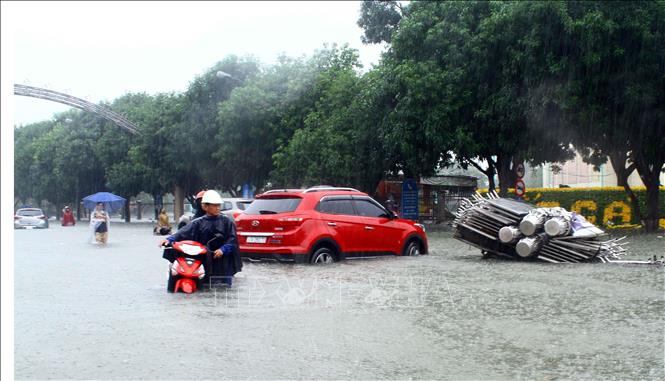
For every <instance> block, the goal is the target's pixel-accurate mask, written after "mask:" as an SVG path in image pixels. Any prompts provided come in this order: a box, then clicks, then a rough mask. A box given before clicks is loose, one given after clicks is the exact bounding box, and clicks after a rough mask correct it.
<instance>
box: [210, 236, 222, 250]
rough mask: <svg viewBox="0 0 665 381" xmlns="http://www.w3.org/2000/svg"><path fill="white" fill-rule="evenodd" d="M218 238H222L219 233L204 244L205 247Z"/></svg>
mask: <svg viewBox="0 0 665 381" xmlns="http://www.w3.org/2000/svg"><path fill="white" fill-rule="evenodd" d="M219 238H222V235H221V234H220V233H215V236H214V237H213V238H212V239H211V240H210V241H208V243H206V246H208V247H209V246H210V243H211V242H214V241H215V240H216V239H219Z"/></svg>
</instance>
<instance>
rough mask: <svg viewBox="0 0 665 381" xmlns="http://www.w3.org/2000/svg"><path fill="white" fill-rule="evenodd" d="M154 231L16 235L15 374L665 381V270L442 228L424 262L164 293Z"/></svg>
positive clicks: (658, 246) (271, 271)
mask: <svg viewBox="0 0 665 381" xmlns="http://www.w3.org/2000/svg"><path fill="white" fill-rule="evenodd" d="M151 229H152V226H151V225H149V224H129V225H125V224H121V223H115V224H112V225H111V230H110V232H109V242H110V243H109V245H108V247H96V246H94V245H91V244H89V243H88V242H87V238H88V237H89V232H88V230H87V224H85V222H79V225H77V226H76V227H73V228H71V227H69V228H64V227H61V226H59V225H58V224H57V222H53V223H52V225H51V228H50V229H48V230H40V231H37V230H27V231H15V233H14V238H15V275H14V279H15V306H14V309H15V317H14V319H15V330H14V335H15V376H16V378H17V379H141V378H147V379H201V378H206V379H219V378H230V379H455V380H457V379H501V380H512V379H538V380H551V379H558V378H563V379H661V380H662V379H663V378H665V370H664V354H665V352H664V351H665V348H664V337H665V330H664V327H665V296H664V291H665V270H663V269H662V268H657V267H651V266H645V267H638V266H621V265H610V264H581V265H570V264H568V265H551V264H539V263H517V262H510V261H499V260H482V259H481V257H480V254H479V251H478V250H477V249H475V248H471V247H469V246H467V245H465V244H463V243H460V242H458V241H456V240H453V239H452V238H451V234H450V233H445V232H440V233H436V232H435V233H430V235H429V238H430V253H431V254H430V255H427V256H420V257H405V258H401V257H384V258H377V259H366V260H353V261H351V260H349V261H346V262H341V263H336V264H334V265H330V266H324V267H314V266H309V265H289V264H278V263H247V262H246V263H245V265H244V269H243V271H242V272H241V273H239V274H238V275H237V276H236V280H235V282H234V286H233V288H231V289H214V290H211V291H207V292H202V293H198V294H194V295H184V294H168V293H167V292H166V278H167V263H168V262H167V261H166V260H164V259H162V258H161V251H160V250H159V249H158V248H157V242H158V241H159V239H160V238H161V237H156V236H153V235H152V234H151ZM661 235H662V233H661ZM629 240H630V241H631V244H630V245H629V246H628V248H629V250H630V251H631V252H632V253H633V256H632V257H633V258H636V259H646V258H647V257H648V256H650V255H653V254H657V255H658V256H659V257H660V255H663V254H665V239H664V238H661V237H658V236H656V235H649V236H634V237H631V238H630V239H629Z"/></svg>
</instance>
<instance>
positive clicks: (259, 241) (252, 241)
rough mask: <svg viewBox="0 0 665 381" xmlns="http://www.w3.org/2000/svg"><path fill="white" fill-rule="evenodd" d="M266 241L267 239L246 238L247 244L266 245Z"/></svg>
mask: <svg viewBox="0 0 665 381" xmlns="http://www.w3.org/2000/svg"><path fill="white" fill-rule="evenodd" d="M267 239H268V237H255V236H249V237H247V243H266V240H267Z"/></svg>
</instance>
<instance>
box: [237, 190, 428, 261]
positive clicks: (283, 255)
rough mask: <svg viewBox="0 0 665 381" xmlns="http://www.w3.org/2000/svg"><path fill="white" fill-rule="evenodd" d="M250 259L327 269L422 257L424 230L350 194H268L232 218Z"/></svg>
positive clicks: (361, 195) (364, 197) (368, 199)
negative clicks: (351, 262)
mask: <svg viewBox="0 0 665 381" xmlns="http://www.w3.org/2000/svg"><path fill="white" fill-rule="evenodd" d="M235 222H236V227H237V234H238V242H239V244H240V253H241V255H242V256H243V257H245V258H250V259H276V260H280V261H295V262H311V263H331V262H334V261H338V260H341V259H344V258H350V257H367V256H377V255H384V254H394V255H418V254H427V235H426V234H425V229H424V226H423V225H421V224H418V223H416V222H414V221H411V220H404V219H399V218H397V217H396V216H395V215H394V214H393V213H392V212H390V211H388V210H387V209H386V208H384V207H383V206H381V204H379V203H378V202H376V201H374V199H372V198H371V197H369V196H368V195H367V194H366V193H363V192H360V191H358V190H355V189H352V188H335V187H323V186H320V187H313V188H309V189H305V190H303V189H283V190H271V191H268V192H265V193H263V194H260V195H258V196H256V198H255V200H254V202H253V203H252V204H250V205H249V206H248V207H247V209H246V210H245V212H244V213H243V214H241V215H239V216H238V217H237V218H236V221H235Z"/></svg>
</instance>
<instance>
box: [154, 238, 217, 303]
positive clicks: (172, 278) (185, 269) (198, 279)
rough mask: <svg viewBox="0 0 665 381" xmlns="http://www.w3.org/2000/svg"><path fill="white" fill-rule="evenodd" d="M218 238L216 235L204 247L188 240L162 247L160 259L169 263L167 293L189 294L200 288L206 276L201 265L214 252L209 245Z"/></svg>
mask: <svg viewBox="0 0 665 381" xmlns="http://www.w3.org/2000/svg"><path fill="white" fill-rule="evenodd" d="M220 237H221V236H220V235H217V236H216V237H214V238H213V239H211V240H210V241H208V243H206V244H205V245H202V244H200V243H198V242H196V241H189V240H186V241H179V242H173V243H172V244H165V245H164V252H163V254H162V258H164V259H166V260H168V261H169V262H171V264H170V266H169V280H168V283H167V285H166V290H167V291H168V292H184V293H186V294H191V293H193V292H196V291H197V290H200V289H201V288H202V286H203V279H204V278H205V276H206V272H205V267H204V265H203V263H204V261H206V263H208V261H209V260H210V255H211V253H212V252H213V251H214V250H211V249H210V244H211V243H212V242H214V241H215V240H217V239H218V238H220Z"/></svg>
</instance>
